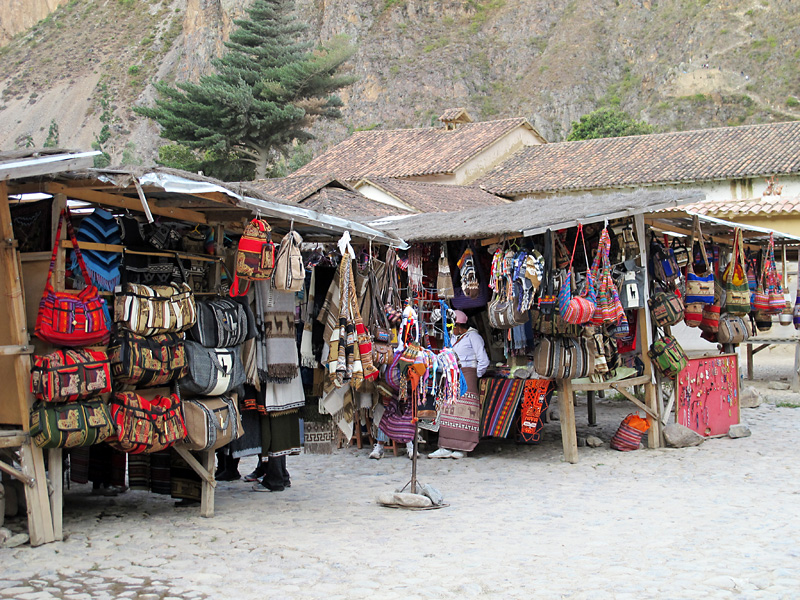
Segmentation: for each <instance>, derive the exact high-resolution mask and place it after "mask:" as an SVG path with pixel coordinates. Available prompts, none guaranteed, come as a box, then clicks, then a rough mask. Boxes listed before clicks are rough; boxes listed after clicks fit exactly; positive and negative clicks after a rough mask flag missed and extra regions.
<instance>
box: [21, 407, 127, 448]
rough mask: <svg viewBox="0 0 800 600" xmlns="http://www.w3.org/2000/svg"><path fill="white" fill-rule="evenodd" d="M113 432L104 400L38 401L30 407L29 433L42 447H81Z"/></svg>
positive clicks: (104, 438)
mask: <svg viewBox="0 0 800 600" xmlns="http://www.w3.org/2000/svg"><path fill="white" fill-rule="evenodd" d="M113 434H114V424H113V422H112V419H111V414H110V413H109V410H108V406H106V404H105V402H103V401H102V400H100V399H99V398H98V399H95V400H84V401H82V402H75V403H67V404H50V403H44V402H38V403H37V404H35V405H34V406H33V408H32V409H31V414H30V436H31V439H32V440H33V443H34V444H36V445H37V446H38V447H39V448H79V447H84V446H91V445H93V444H99V443H100V442H102V441H105V440H106V439H108V437H109V436H111V435H113Z"/></svg>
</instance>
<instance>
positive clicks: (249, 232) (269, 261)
mask: <svg viewBox="0 0 800 600" xmlns="http://www.w3.org/2000/svg"><path fill="white" fill-rule="evenodd" d="M274 270H275V244H273V243H272V228H271V227H270V226H269V223H267V222H266V221H264V220H263V219H253V220H252V221H250V223H248V225H247V227H245V228H244V233H243V234H242V237H241V238H240V239H239V247H238V248H237V251H236V271H235V272H234V274H233V285H232V286H231V291H230V295H231V296H244V295H245V294H247V290H249V289H250V282H251V281H264V280H267V279H269V278H270V277H272V272H273V271H274ZM240 279H244V280H246V281H247V282H248V283H247V286H246V287H245V289H244V290H240V289H239V280H240Z"/></svg>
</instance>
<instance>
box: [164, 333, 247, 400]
mask: <svg viewBox="0 0 800 600" xmlns="http://www.w3.org/2000/svg"><path fill="white" fill-rule="evenodd" d="M184 346H185V348H186V371H185V373H184V376H183V377H182V378H181V379H180V381H178V385H179V386H180V389H181V394H196V395H200V396H221V395H223V394H227V393H228V392H230V391H231V390H233V389H235V388H237V387H239V386H240V385H242V384H243V383H244V380H245V372H244V365H243V364H242V359H241V358H240V357H239V348H206V347H204V346H201V345H200V344H198V343H197V342H191V341H187V342H185V345H184Z"/></svg>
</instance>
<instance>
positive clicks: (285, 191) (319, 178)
mask: <svg viewBox="0 0 800 600" xmlns="http://www.w3.org/2000/svg"><path fill="white" fill-rule="evenodd" d="M247 184H248V185H249V186H251V187H254V188H256V189H258V190H260V191H262V192H264V193H265V194H270V195H271V196H278V197H281V198H284V199H286V200H289V201H291V202H300V201H301V200H304V199H305V198H308V197H309V196H310V195H311V194H313V193H315V192H318V191H319V190H321V189H322V188H324V187H325V186H329V185H334V186H338V187H343V188H346V189H349V190H352V188H351V187H350V186H349V185H348V184H347V183H345V182H343V181H339V180H338V179H336V178H335V177H334V176H333V175H329V174H321V175H305V176H303V175H300V176H298V175H290V176H289V177H275V178H272V179H256V180H255V181H248V182H247Z"/></svg>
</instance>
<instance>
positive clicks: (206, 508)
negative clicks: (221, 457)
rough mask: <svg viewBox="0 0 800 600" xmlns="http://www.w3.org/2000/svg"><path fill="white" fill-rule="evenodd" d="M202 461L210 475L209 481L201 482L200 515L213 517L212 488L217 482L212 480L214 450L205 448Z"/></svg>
mask: <svg viewBox="0 0 800 600" xmlns="http://www.w3.org/2000/svg"><path fill="white" fill-rule="evenodd" d="M202 458H203V463H204V464H205V467H206V471H207V472H208V474H209V476H210V477H211V481H204V482H203V489H202V496H201V497H200V516H201V517H213V516H214V488H215V487H216V485H217V482H216V481H215V480H214V458H215V456H214V451H213V450H207V451H206V452H204V453H203V457H202Z"/></svg>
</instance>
